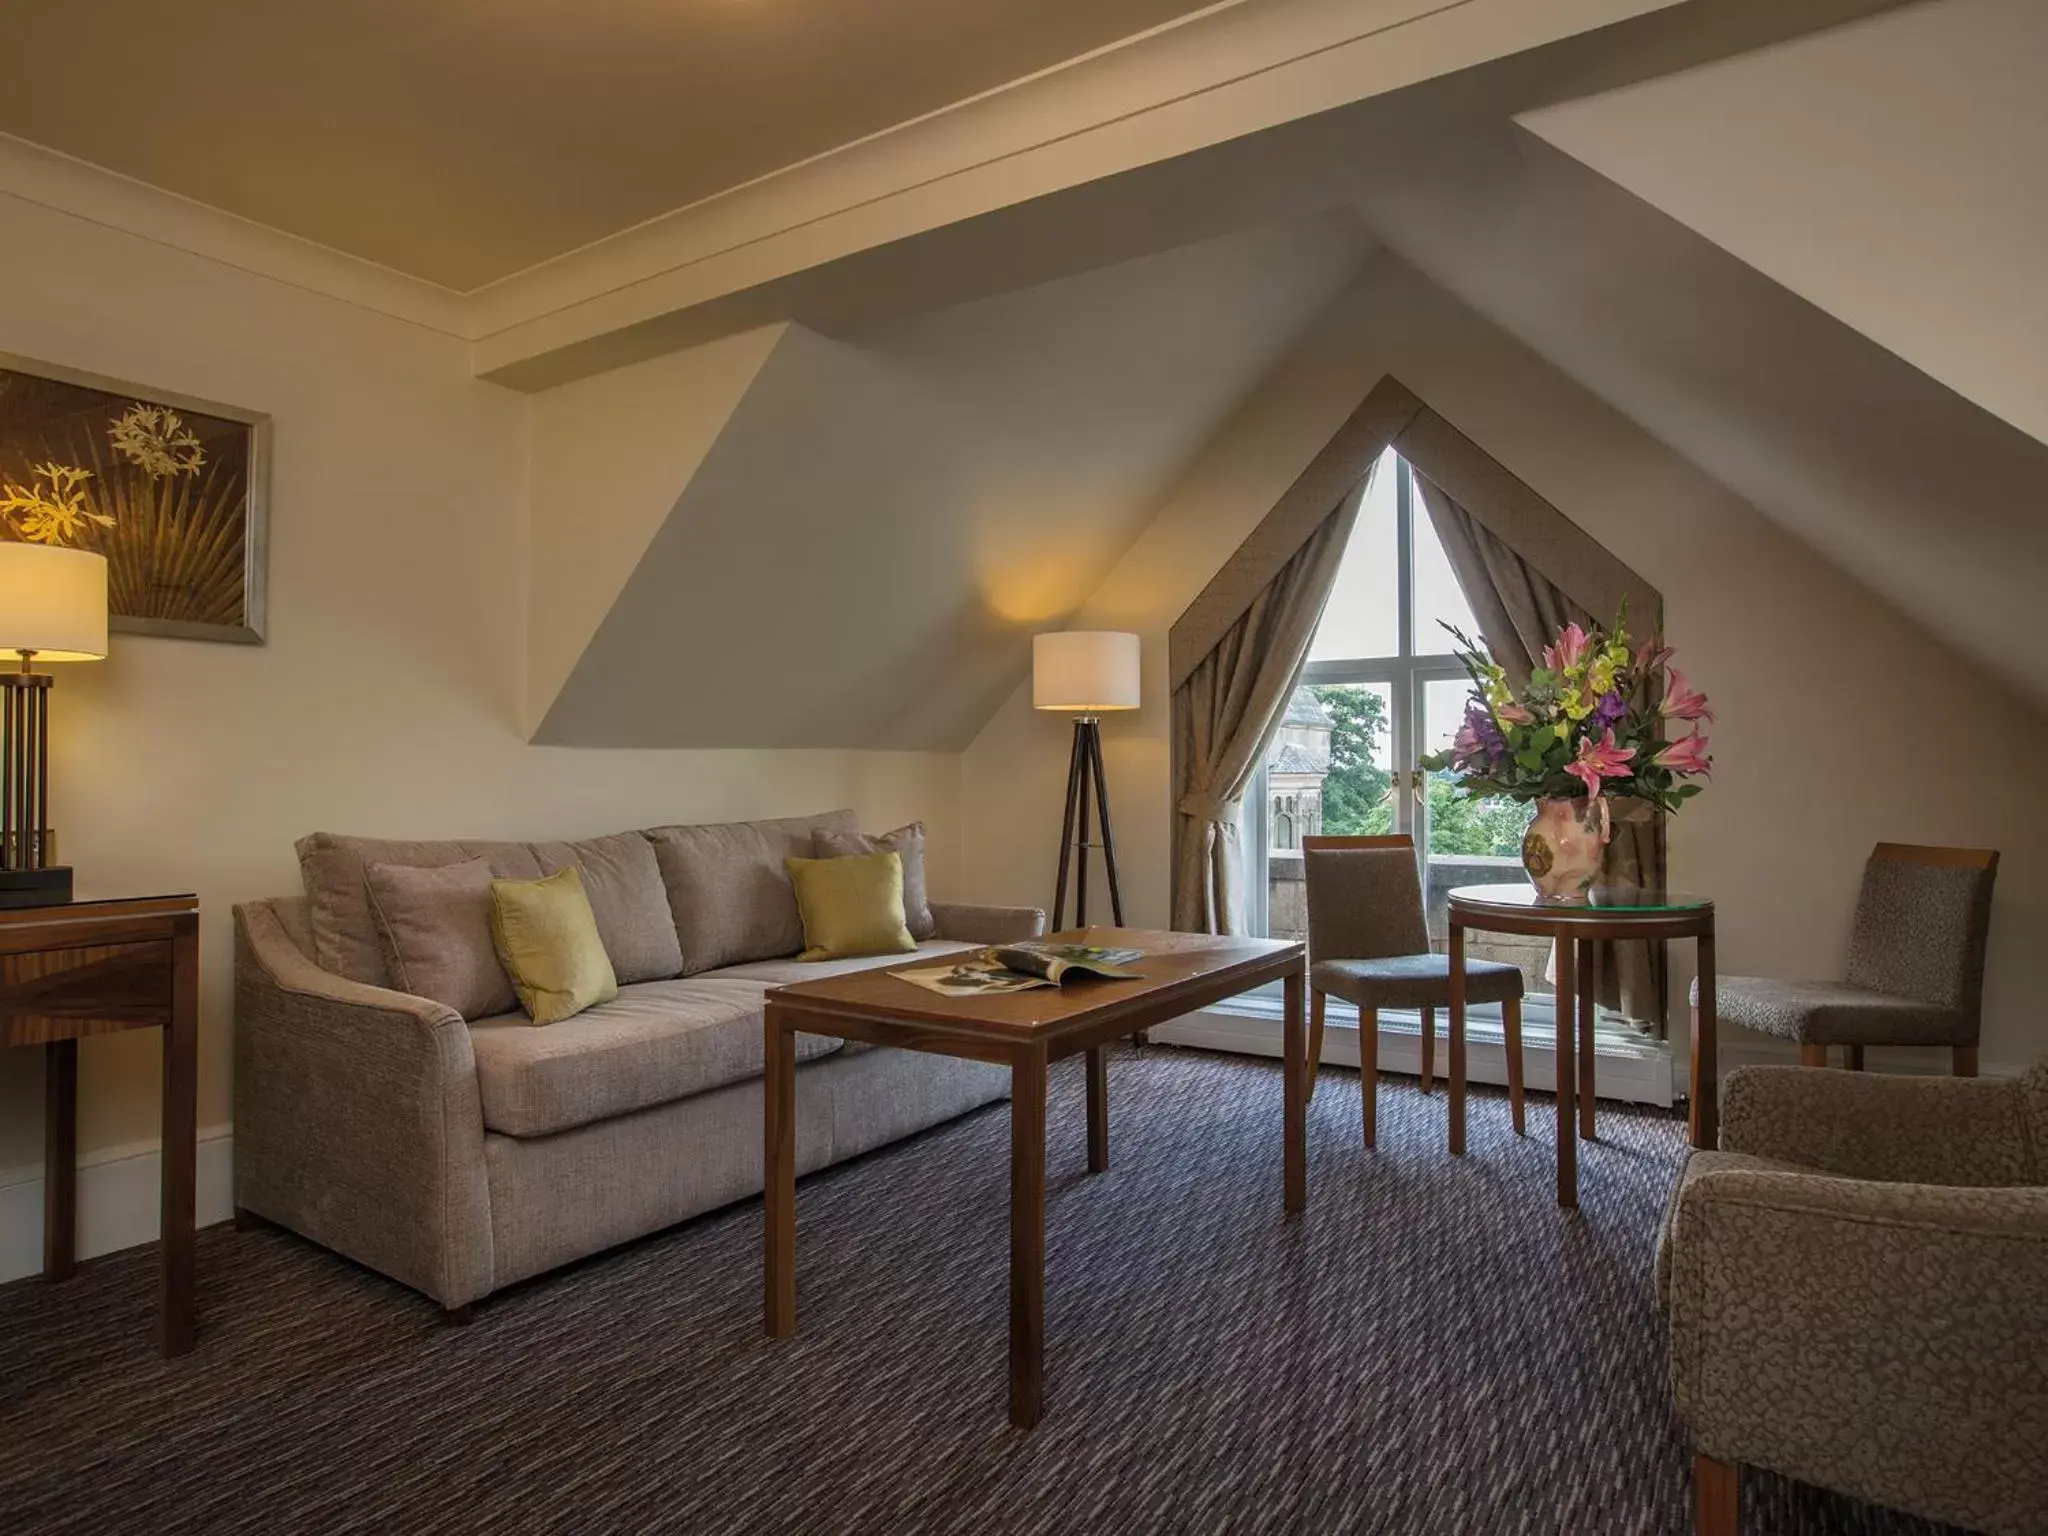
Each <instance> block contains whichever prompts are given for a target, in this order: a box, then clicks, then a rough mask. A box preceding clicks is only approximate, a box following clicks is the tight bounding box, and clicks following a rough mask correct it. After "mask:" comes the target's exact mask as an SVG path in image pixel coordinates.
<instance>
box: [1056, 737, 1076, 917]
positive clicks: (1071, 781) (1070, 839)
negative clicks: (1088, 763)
mask: <svg viewBox="0 0 2048 1536" xmlns="http://www.w3.org/2000/svg"><path fill="white" fill-rule="evenodd" d="M1080 790H1081V722H1080V721H1078V720H1077V721H1075V722H1074V745H1073V749H1072V750H1071V751H1070V752H1069V753H1068V754H1067V808H1066V816H1065V818H1064V819H1063V820H1062V821H1061V823H1060V877H1059V884H1058V885H1057V887H1055V891H1056V894H1055V895H1054V896H1053V899H1052V926H1053V931H1054V932H1058V931H1059V930H1060V929H1061V928H1064V927H1065V926H1066V919H1067V865H1068V863H1069V862H1070V860H1071V859H1072V857H1073V852H1074V808H1075V807H1076V806H1077V805H1078V804H1079V803H1080V799H1081V794H1080Z"/></svg>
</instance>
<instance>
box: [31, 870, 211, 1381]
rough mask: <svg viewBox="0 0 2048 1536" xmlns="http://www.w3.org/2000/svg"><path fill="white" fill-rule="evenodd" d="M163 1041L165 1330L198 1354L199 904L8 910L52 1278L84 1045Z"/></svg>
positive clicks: (175, 1349)
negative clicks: (37, 1091)
mask: <svg viewBox="0 0 2048 1536" xmlns="http://www.w3.org/2000/svg"><path fill="white" fill-rule="evenodd" d="M124 1029H161V1030H162V1031H163V1032H164V1121H163V1144H164V1150H163V1240H162V1253H163V1322H162V1329H161V1334H160V1341H161V1343H162V1346H163V1352H164V1353H165V1354H167V1355H181V1354H183V1353H184V1352H185V1351H186V1350H188V1349H190V1348H191V1347H192V1284H193V1281H192V1229H193V1222H194V1215H193V1211H194V1198H195V1184H196V1171H197V1162H198V1138H199V1093H198V1088H199V898H198V897H196V896H142V897H132V898H125V899H121V900H113V901H73V902H69V903H66V904H65V905H63V906H54V907H14V908H4V909H0V1044H4V1045H40V1046H41V1047H42V1048H43V1052H44V1056H45V1060H46V1066H45V1080H46V1089H45V1097H44V1102H45V1121H44V1129H43V1146H44V1165H43V1276H44V1278H45V1279H48V1280H62V1279H64V1278H65V1277H66V1276H67V1275H69V1274H70V1273H71V1270H72V1264H73V1258H74V1244H75V1241H76V1232H77V1223H78V1042H79V1040H80V1039H82V1038H83V1037H85V1036H86V1035H105V1034H113V1033H116V1032H118V1031H120V1030H124Z"/></svg>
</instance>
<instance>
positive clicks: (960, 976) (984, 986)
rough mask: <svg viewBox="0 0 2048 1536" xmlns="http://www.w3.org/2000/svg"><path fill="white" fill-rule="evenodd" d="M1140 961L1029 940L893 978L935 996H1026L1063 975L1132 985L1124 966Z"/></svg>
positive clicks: (1134, 952) (1138, 954)
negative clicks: (1123, 982) (1095, 977)
mask: <svg viewBox="0 0 2048 1536" xmlns="http://www.w3.org/2000/svg"><path fill="white" fill-rule="evenodd" d="M1144 958H1145V952H1144V951H1143V950H1142V949H1111V948H1107V947H1105V946H1103V945H1100V944H1049V943H1045V942H1043V941H1041V940H1036V939H1031V940H1026V941H1024V942H1023V943H1019V944H1000V945H997V946H996V947H995V948H994V949H982V950H976V951H975V952H974V953H973V954H971V955H969V956H967V957H966V958H964V959H961V960H958V961H955V962H954V963H953V964H951V965H933V966H924V967H921V968H919V969H917V970H911V971H898V972H897V973H896V974H897V975H898V976H900V977H902V978H903V979H904V980H905V981H908V982H912V983H914V984H915V985H917V986H920V987H923V988H924V989H925V990H926V991H927V992H936V993H938V994H939V995H940V996H941V997H996V996H1001V995H1003V994H1005V993H1010V992H1028V991H1030V990H1031V989H1032V988H1033V987H1057V986H1059V985H1060V984H1061V983H1063V982H1064V981H1065V980H1066V978H1067V977H1069V976H1072V975H1077V974H1078V975H1084V976H1104V977H1108V978H1110V979H1111V980H1115V981H1134V980H1136V979H1138V975H1139V973H1138V972H1136V971H1133V970H1127V969H1126V968H1125V967H1127V966H1129V965H1130V963H1131V962H1132V961H1134V960H1142V959H1144Z"/></svg>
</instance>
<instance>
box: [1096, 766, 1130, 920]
mask: <svg viewBox="0 0 2048 1536" xmlns="http://www.w3.org/2000/svg"><path fill="white" fill-rule="evenodd" d="M1088 759H1089V764H1090V770H1091V772H1092V774H1093V776H1094V779H1095V806H1096V810H1097V811H1098V812H1099V814H1100V815H1101V818H1102V865H1103V868H1104V870H1105V871H1106V872H1107V873H1108V875H1109V911H1110V916H1111V917H1112V918H1113V919H1114V920H1115V923H1116V925H1117V927H1119V928H1121V927H1123V925H1124V893H1123V891H1122V890H1121V889H1120V888H1119V887H1118V885H1117V879H1116V838H1115V837H1113V836H1112V835H1111V834H1110V830H1109V777H1108V775H1107V774H1105V773H1104V772H1103V771H1102V733H1101V732H1100V731H1099V730H1097V729H1096V728H1095V727H1094V726H1092V725H1091V726H1089V727H1088Z"/></svg>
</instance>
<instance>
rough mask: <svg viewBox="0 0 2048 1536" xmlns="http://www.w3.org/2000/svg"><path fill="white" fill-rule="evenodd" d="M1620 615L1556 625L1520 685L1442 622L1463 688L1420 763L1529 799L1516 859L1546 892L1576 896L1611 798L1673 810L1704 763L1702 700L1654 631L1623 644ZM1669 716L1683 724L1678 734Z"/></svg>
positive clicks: (1599, 843) (1469, 788)
mask: <svg viewBox="0 0 2048 1536" xmlns="http://www.w3.org/2000/svg"><path fill="white" fill-rule="evenodd" d="M1626 618H1627V614H1626V611H1624V612H1623V614H1622V615H1621V616H1620V617H1617V618H1616V619H1615V621H1614V627H1613V629H1612V630H1611V631H1610V632H1608V633H1605V634H1603V633H1601V632H1600V631H1599V630H1598V629H1595V630H1594V631H1593V632H1592V633H1591V634H1588V633H1587V632H1586V631H1585V630H1583V629H1581V628H1580V627H1579V626H1578V625H1576V624H1567V625H1565V627H1564V628H1563V629H1561V630H1559V631H1558V632H1557V640H1556V643H1554V644H1552V645H1547V646H1545V647H1544V648H1543V665H1541V666H1540V667H1537V668H1535V669H1533V670H1532V671H1531V672H1530V674H1529V680H1528V682H1527V683H1525V684H1524V685H1523V686H1522V688H1521V691H1520V692H1519V694H1518V693H1517V692H1516V690H1515V689H1513V688H1512V687H1510V686H1509V684H1508V676H1507V672H1506V670H1505V669H1504V668H1503V667H1502V666H1501V665H1500V663H1499V662H1497V661H1495V660H1494V659H1493V657H1492V656H1490V655H1489V654H1488V653H1487V652H1486V650H1485V648H1484V647H1483V646H1481V645H1480V644H1479V643H1478V642H1476V641H1474V640H1473V639H1472V638H1471V637H1470V636H1469V635H1466V634H1464V633H1463V632H1461V631H1459V630H1457V629H1452V630H1451V635H1452V637H1453V638H1454V639H1455V640H1456V641H1457V642H1458V646H1457V653H1458V659H1459V660H1460V661H1462V662H1463V663H1464V664H1465V670H1466V671H1467V672H1469V673H1470V674H1471V676H1472V698H1471V701H1470V702H1469V703H1468V704H1467V705H1466V706H1465V720H1464V723H1463V724H1462V725H1460V726H1459V727H1458V733H1457V735H1456V736H1455V737H1454V738H1453V739H1452V741H1451V745H1450V747H1449V748H1448V749H1447V750H1445V751H1443V752H1438V753H1435V754H1433V755H1431V756H1428V757H1425V758H1423V759H1422V766H1423V767H1424V768H1426V769H1428V770H1429V771H1430V772H1432V773H1441V772H1445V771H1449V772H1451V773H1453V774H1455V775H1456V776H1457V779H1458V788H1459V790H1460V791H1461V792H1462V793H1463V794H1464V795H1466V796H1467V797H1469V798H1473V799H1484V798H1491V797H1503V798H1506V799H1510V800H1522V801H1533V802H1534V803H1535V806H1536V814H1535V818H1534V819H1533V820H1532V821H1531V822H1530V824H1529V828H1528V831H1527V832H1526V833H1525V834H1524V836H1523V838H1522V864H1523V867H1524V868H1526V869H1527V870H1528V872H1529V879H1530V881H1531V882H1532V883H1533V884H1534V885H1535V887H1536V890H1537V893H1538V894H1539V896H1541V897H1542V898H1543V899H1544V900H1546V901H1564V902H1579V901H1584V900H1586V899H1587V897H1586V895H1585V893H1586V891H1587V890H1589V889H1590V888H1591V886H1592V884H1593V881H1594V880H1595V879H1596V878H1597V877H1598V875H1599V873H1600V869H1601V866H1602V863H1603V860H1604V856H1605V851H1606V846H1607V842H1608V839H1609V837H1610V835H1611V829H1612V822H1611V814H1610V812H1609V809H1608V807H1609V803H1610V800H1611V799H1614V798H1628V799H1633V800H1637V801H1640V802H1643V803H1645V804H1648V805H1653V806H1655V807H1657V808H1658V809H1659V810H1664V811H1676V810H1677V809H1678V808H1679V807H1680V806H1681V805H1683V804H1685V802H1686V801H1688V800H1690V799H1691V798H1692V797H1693V796H1694V795H1696V794H1698V793H1699V792H1700V786H1699V785H1698V784H1695V783H1689V782H1686V781H1688V780H1692V779H1703V778H1705V777H1707V776H1708V775H1709V774H1710V773H1711V772H1712V771H1713V759H1712V758H1711V757H1709V756H1708V755H1707V738H1706V736H1705V735H1704V734H1703V733H1702V730H1701V724H1702V722H1707V723H1711V722H1712V721H1713V718H1714V711H1713V707H1712V706H1711V705H1709V704H1708V703H1707V697H1706V695H1705V694H1703V693H1701V692H1699V691H1698V690H1697V689H1695V688H1694V687H1693V686H1692V685H1691V684H1690V683H1688V682H1687V681H1686V680H1685V674H1684V673H1683V672H1681V671H1679V670H1678V669H1677V668H1676V667H1674V666H1672V665H1671V650H1670V648H1669V647H1668V646H1666V645H1665V644H1663V642H1662V641H1661V640H1657V639H1652V640H1648V641H1645V642H1644V643H1643V645H1642V646H1641V647H1640V648H1638V649H1635V650H1631V649H1630V648H1629V635H1628V630H1627V627H1626V623H1625V621H1626ZM1446 627H1448V626H1446ZM1674 722H1679V723H1683V724H1685V725H1687V726H1689V727H1690V729H1689V730H1686V731H1684V733H1683V734H1680V731H1679V729H1678V725H1677V724H1676V723H1674Z"/></svg>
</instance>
